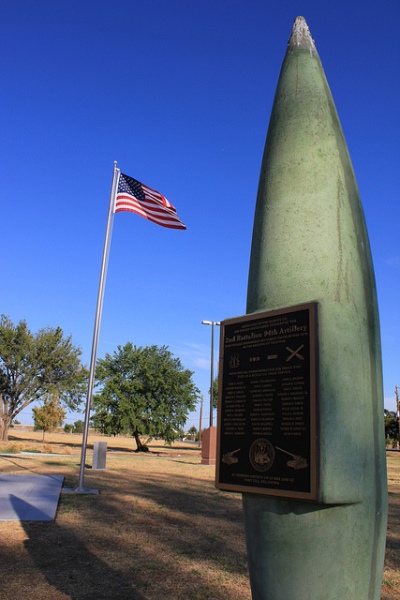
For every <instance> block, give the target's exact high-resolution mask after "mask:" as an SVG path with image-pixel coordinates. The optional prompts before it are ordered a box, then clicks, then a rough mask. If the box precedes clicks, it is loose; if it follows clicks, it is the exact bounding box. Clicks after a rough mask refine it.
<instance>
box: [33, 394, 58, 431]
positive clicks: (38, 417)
mask: <svg viewBox="0 0 400 600" xmlns="http://www.w3.org/2000/svg"><path fill="white" fill-rule="evenodd" d="M32 412H33V421H34V423H35V429H36V430H37V429H40V430H42V431H43V438H42V441H43V442H44V436H45V433H46V431H54V430H55V429H57V427H59V426H60V425H62V423H63V421H64V419H65V409H64V408H63V407H62V406H61V403H60V400H59V399H58V394H57V392H54V394H53V395H51V396H50V395H48V396H47V397H46V398H45V400H44V403H43V406H35V407H34V408H32Z"/></svg>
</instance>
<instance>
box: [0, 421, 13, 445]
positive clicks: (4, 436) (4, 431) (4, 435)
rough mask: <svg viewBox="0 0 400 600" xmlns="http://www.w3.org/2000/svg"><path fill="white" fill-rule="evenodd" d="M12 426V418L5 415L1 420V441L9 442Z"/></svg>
mask: <svg viewBox="0 0 400 600" xmlns="http://www.w3.org/2000/svg"><path fill="white" fill-rule="evenodd" d="M10 424H11V419H10V417H9V416H8V415H4V414H3V415H2V417H1V418H0V441H2V442H8V430H9V428H10Z"/></svg>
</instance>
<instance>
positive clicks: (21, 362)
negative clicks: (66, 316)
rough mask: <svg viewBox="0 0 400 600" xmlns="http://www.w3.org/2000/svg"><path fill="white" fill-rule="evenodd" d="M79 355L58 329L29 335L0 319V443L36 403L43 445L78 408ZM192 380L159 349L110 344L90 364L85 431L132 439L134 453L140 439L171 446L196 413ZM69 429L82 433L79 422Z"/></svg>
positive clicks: (81, 392) (81, 393)
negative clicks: (89, 425) (92, 375)
mask: <svg viewBox="0 0 400 600" xmlns="http://www.w3.org/2000/svg"><path fill="white" fill-rule="evenodd" d="M80 356H81V350H80V349H79V348H77V347H76V346H74V345H73V343H72V339H71V337H65V336H64V334H63V331H62V329H61V328H60V327H57V328H55V329H54V328H50V327H47V328H45V329H41V330H39V331H38V332H37V333H36V334H33V333H32V332H31V331H30V329H29V328H28V325H27V323H26V321H20V322H19V323H18V324H16V325H15V324H14V323H13V322H12V321H11V320H10V319H9V318H8V317H6V316H4V315H3V316H2V317H1V319H0V440H7V438H8V431H9V428H10V426H11V423H12V422H13V421H14V422H15V419H16V417H17V415H18V414H19V413H20V412H21V411H22V410H23V409H24V408H26V407H27V406H29V405H30V404H32V403H38V402H39V403H40V405H39V406H35V407H34V408H33V417H34V422H35V428H36V429H40V430H41V431H43V440H44V435H45V433H46V432H47V431H52V430H54V429H56V428H57V427H59V426H60V425H61V424H62V423H63V421H64V418H65V414H66V409H67V408H69V409H71V410H77V409H78V407H79V406H80V405H81V404H82V402H83V400H84V398H85V396H86V392H87V384H88V383H87V382H88V371H87V369H86V368H85V367H84V366H83V365H82V364H81V361H80ZM192 376H193V373H192V372H191V371H189V370H188V369H185V368H184V367H183V365H182V363H181V361H180V360H179V359H178V358H176V357H174V356H173V354H172V353H171V352H170V351H169V350H168V348H167V347H166V346H162V347H158V346H146V347H137V346H134V345H133V344H132V343H130V342H128V343H127V344H125V346H118V347H117V350H116V351H115V352H114V354H112V355H110V354H106V356H105V358H104V359H99V360H98V363H97V366H96V386H95V394H94V397H93V409H94V414H93V416H92V422H93V425H94V426H95V427H96V429H97V430H99V431H100V432H102V433H105V434H107V435H117V434H122V433H123V434H129V435H132V436H133V437H134V438H135V440H136V444H137V450H139V451H140V450H145V449H146V446H145V444H143V442H142V439H141V438H142V437H147V438H160V439H163V440H164V441H165V442H166V443H171V442H173V441H174V440H176V439H178V438H180V437H182V436H183V433H184V426H185V423H186V420H187V417H188V415H189V412H190V411H192V410H194V409H195V407H196V403H197V399H198V395H199V390H198V389H197V388H196V386H195V384H194V382H193V380H192ZM72 427H73V431H74V432H77V433H78V432H82V431H83V428H84V424H83V421H77V422H75V424H74V426H72ZM67 428H68V429H70V427H69V426H65V428H64V430H67Z"/></svg>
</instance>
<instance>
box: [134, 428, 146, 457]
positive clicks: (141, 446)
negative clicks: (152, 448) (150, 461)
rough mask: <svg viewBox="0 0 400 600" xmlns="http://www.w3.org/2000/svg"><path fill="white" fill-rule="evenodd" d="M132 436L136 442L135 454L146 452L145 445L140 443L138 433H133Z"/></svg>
mask: <svg viewBox="0 0 400 600" xmlns="http://www.w3.org/2000/svg"><path fill="white" fill-rule="evenodd" d="M132 435H133V437H134V438H135V442H136V450H135V452H148V448H147V446H146V445H145V444H142V442H141V441H140V435H139V433H138V432H137V431H134V432H133V434H132Z"/></svg>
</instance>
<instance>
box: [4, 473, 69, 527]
mask: <svg viewBox="0 0 400 600" xmlns="http://www.w3.org/2000/svg"><path fill="white" fill-rule="evenodd" d="M63 481H64V476H63V475H1V474H0V521H53V520H54V519H55V516H56V511H57V506H58V500H59V498H60V492H61V487H62V484H63Z"/></svg>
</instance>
